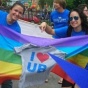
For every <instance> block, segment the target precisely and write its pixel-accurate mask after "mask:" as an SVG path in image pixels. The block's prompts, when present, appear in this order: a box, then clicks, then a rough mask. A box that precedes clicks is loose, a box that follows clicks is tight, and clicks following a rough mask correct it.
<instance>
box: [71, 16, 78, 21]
mask: <svg viewBox="0 0 88 88" xmlns="http://www.w3.org/2000/svg"><path fill="white" fill-rule="evenodd" d="M73 19H74V20H78V19H79V17H78V16H74V17H70V18H69V20H70V21H72V20H73Z"/></svg>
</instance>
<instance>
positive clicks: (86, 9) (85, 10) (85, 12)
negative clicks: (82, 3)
mask: <svg viewBox="0 0 88 88" xmlns="http://www.w3.org/2000/svg"><path fill="white" fill-rule="evenodd" d="M83 13H84V14H85V15H86V16H87V17H88V8H87V7H85V8H84V10H83Z"/></svg>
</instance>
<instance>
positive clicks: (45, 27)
mask: <svg viewBox="0 0 88 88" xmlns="http://www.w3.org/2000/svg"><path fill="white" fill-rule="evenodd" d="M39 27H40V29H41V31H45V32H46V33H48V34H51V35H55V32H54V29H52V28H51V27H50V26H49V25H48V24H47V23H46V22H42V23H41V24H40V25H39Z"/></svg>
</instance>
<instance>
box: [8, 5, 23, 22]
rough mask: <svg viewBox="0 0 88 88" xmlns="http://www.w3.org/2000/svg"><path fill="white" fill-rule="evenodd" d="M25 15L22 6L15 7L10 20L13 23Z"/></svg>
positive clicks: (10, 14) (10, 13) (11, 11)
mask: <svg viewBox="0 0 88 88" xmlns="http://www.w3.org/2000/svg"><path fill="white" fill-rule="evenodd" d="M22 15H23V8H22V7H21V6H20V5H15V6H14V7H13V8H12V9H11V10H10V12H9V18H10V20H12V21H16V20H18V19H19V18H21V17H22Z"/></svg>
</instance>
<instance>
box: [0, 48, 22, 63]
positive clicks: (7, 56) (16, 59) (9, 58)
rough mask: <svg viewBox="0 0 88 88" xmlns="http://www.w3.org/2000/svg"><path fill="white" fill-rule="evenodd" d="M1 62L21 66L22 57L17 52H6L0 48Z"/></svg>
mask: <svg viewBox="0 0 88 88" xmlns="http://www.w3.org/2000/svg"><path fill="white" fill-rule="evenodd" d="M0 60H1V61H4V62H9V63H13V64H21V63H22V61H21V56H19V55H17V54H16V53H15V52H12V51H8V50H4V49H1V48H0Z"/></svg>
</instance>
